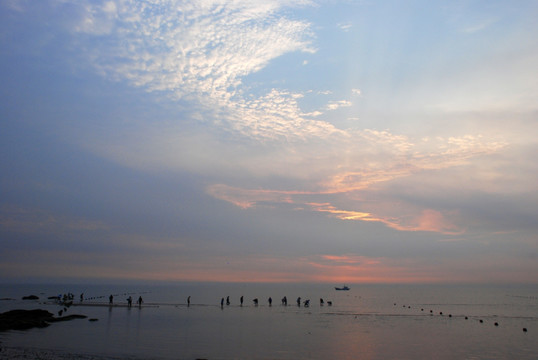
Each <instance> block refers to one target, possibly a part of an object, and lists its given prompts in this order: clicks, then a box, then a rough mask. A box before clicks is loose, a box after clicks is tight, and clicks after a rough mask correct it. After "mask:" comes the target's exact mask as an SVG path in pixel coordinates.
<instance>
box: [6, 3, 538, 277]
mask: <svg viewBox="0 0 538 360" xmlns="http://www.w3.org/2000/svg"><path fill="white" fill-rule="evenodd" d="M537 14H538V4H537V3H536V2H534V1H517V2H506V1H446V2H445V1H405V2H403V1H375V2H374V1H306V0H305V1H285V0H280V1H278V0H274V1H271V0H269V1H267V0H263V1H261V0H260V1H218V0H207V1H195V2H193V1H174V0H168V1H126V0H121V1H120V0H117V1H68V0H47V1H40V2H34V1H25V0H11V1H8V0H6V1H3V2H2V3H1V4H0V46H1V48H2V56H1V57H0V62H1V63H0V65H1V66H0V76H1V79H2V84H3V85H2V87H1V97H0V102H1V103H0V121H1V122H2V124H1V125H2V131H1V132H0V149H1V151H0V185H1V196H0V239H1V241H2V244H3V245H2V248H3V251H2V252H1V254H0V269H1V271H0V276H1V279H2V280H5V281H21V280H27V281H34V280H43V281H46V280H50V279H65V278H69V279H72V280H77V281H79V280H86V279H88V280H89V279H98V280H99V279H100V280H112V279H139V280H151V281H153V280H182V281H311V282H313V281H318V282H319V281H321V282H331V283H332V282H336V283H340V282H347V283H352V282H473V283H480V282H523V283H536V281H537V279H538V277H537V274H538V265H537V264H538V262H537V261H536V259H537V255H538V238H537V236H536V234H537V226H538V225H537V224H538V221H537V220H538V201H537V200H538V198H537V195H536V194H537V191H536V190H537V185H536V184H537V181H536V180H537V170H538V164H537V161H536V156H535V154H536V150H538V146H537V141H536V134H538V126H537V125H538V121H537V118H536V116H537V102H536V99H537V95H538V85H537V83H536V79H537V75H538V74H537V69H538V43H537V42H538V40H537V38H536V36H535V34H536V33H538V29H537V27H538V24H537V23H536V21H535V19H536V15H537Z"/></svg>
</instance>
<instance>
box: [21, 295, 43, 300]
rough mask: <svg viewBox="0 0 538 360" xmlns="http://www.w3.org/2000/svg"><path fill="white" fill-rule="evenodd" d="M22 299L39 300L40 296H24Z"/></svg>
mask: <svg viewBox="0 0 538 360" xmlns="http://www.w3.org/2000/svg"><path fill="white" fill-rule="evenodd" d="M22 299H23V300H39V296H37V295H28V296H23V297H22Z"/></svg>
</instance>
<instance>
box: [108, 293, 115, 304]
mask: <svg viewBox="0 0 538 360" xmlns="http://www.w3.org/2000/svg"><path fill="white" fill-rule="evenodd" d="M113 303H114V296H112V295H110V296H109V297H108V304H109V305H112V304H113Z"/></svg>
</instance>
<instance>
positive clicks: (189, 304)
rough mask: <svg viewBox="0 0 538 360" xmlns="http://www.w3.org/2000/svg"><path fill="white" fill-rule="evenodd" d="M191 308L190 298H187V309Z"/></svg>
mask: <svg viewBox="0 0 538 360" xmlns="http://www.w3.org/2000/svg"><path fill="white" fill-rule="evenodd" d="M189 306H191V296H190V295H189V297H188V298H187V307H189Z"/></svg>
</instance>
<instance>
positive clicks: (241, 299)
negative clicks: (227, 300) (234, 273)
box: [239, 295, 243, 306]
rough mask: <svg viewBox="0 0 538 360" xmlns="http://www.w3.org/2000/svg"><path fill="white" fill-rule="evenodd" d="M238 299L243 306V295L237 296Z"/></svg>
mask: <svg viewBox="0 0 538 360" xmlns="http://www.w3.org/2000/svg"><path fill="white" fill-rule="evenodd" d="M239 301H240V302H241V306H243V295H241V298H239Z"/></svg>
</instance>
